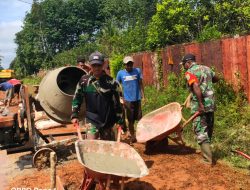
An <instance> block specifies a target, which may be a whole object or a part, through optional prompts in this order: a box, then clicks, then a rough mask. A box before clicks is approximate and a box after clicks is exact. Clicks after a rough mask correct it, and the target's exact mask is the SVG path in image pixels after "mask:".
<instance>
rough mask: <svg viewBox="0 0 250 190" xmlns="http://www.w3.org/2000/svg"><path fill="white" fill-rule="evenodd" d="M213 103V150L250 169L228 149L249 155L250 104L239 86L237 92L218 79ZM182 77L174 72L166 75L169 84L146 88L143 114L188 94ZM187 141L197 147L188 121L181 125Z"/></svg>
mask: <svg viewBox="0 0 250 190" xmlns="http://www.w3.org/2000/svg"><path fill="white" fill-rule="evenodd" d="M215 91H216V97H217V99H216V105H217V110H216V112H215V124H214V133H213V141H212V146H213V152H214V156H215V158H217V159H220V160H224V161H226V162H228V163H230V164H231V165H233V166H235V167H238V168H243V169H250V161H249V160H247V159H246V158H243V157H242V156H240V155H237V154H235V153H232V151H231V150H235V149H237V150H240V151H243V152H244V153H246V154H248V155H250V106H249V104H248V103H247V100H246V97H245V95H244V93H243V91H242V90H239V92H238V93H237V94H236V93H235V92H234V90H233V88H232V86H230V85H229V84H227V83H226V82H225V81H224V80H221V81H220V82H218V83H217V84H215ZM188 93H189V92H188V91H187V89H186V86H185V80H184V79H183V78H181V77H178V76H176V75H174V74H171V75H170V77H169V78H168V86H167V87H165V88H163V89H161V90H160V91H157V89H156V88H155V87H153V86H147V87H146V88H145V96H146V102H144V103H143V104H142V110H143V114H144V115H145V114H146V113H149V112H151V111H153V110H155V109H157V108H160V107H162V106H164V105H166V104H168V103H171V102H179V103H180V104H182V103H183V102H184V101H185V98H186V97H187V96H188ZM183 116H184V117H185V118H188V117H189V116H190V112H189V110H187V109H184V110H183ZM184 138H185V141H186V142H187V144H189V145H191V146H192V147H194V148H198V147H199V146H198V145H197V142H196V140H195V134H194V133H193V130H192V126H191V124H190V125H189V126H187V127H185V129H184Z"/></svg>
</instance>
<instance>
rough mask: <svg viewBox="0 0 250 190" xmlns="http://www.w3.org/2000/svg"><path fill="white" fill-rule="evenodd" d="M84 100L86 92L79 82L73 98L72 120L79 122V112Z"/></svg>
mask: <svg viewBox="0 0 250 190" xmlns="http://www.w3.org/2000/svg"><path fill="white" fill-rule="evenodd" d="M83 101H84V94H83V90H82V87H81V83H80V82H79V83H78V84H77V87H76V91H75V95H74V97H73V100H72V114H71V122H72V123H76V122H78V114H79V111H80V108H81V105H82V102H83Z"/></svg>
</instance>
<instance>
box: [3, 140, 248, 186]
mask: <svg viewBox="0 0 250 190" xmlns="http://www.w3.org/2000/svg"><path fill="white" fill-rule="evenodd" d="M134 148H135V149H136V150H137V151H138V153H139V154H140V155H141V156H142V158H143V159H144V161H145V163H146V165H147V166H148V168H149V175H148V176H145V177H143V178H140V179H129V180H127V181H126V183H125V184H126V185H125V189H127V190H174V189H190V190H192V189H194V190H195V189H204V190H207V189H211V190H214V189H218V190H220V189H225V190H228V189H231V190H235V189H242V190H247V189H250V174H249V173H248V172H246V173H244V172H239V171H236V170H235V169H233V168H230V167H228V166H226V165H225V164H223V163H220V162H217V164H216V165H215V166H214V167H211V166H208V165H206V164H204V163H202V162H201V161H200V155H199V154H197V153H195V150H194V149H191V148H188V147H186V148H183V147H180V146H177V145H169V146H166V148H164V149H161V150H160V151H154V152H151V153H150V154H145V153H144V145H143V144H138V143H137V144H135V145H134ZM68 149H69V150H70V149H72V150H73V149H74V147H73V146H72V147H68ZM64 151H65V153H64ZM66 152H68V151H67V150H60V151H59V152H58V157H59V163H58V165H57V174H58V176H59V177H60V179H61V181H62V183H63V185H64V187H65V189H68V190H76V189H78V188H79V186H80V184H81V179H82V176H83V166H82V165H81V164H80V163H79V162H78V160H77V159H76V157H75V153H74V150H73V151H72V156H71V159H70V160H69V161H67V156H65V155H67V154H68V153H66ZM30 170H31V171H32V172H29V173H27V174H22V172H18V175H15V177H14V178H13V179H12V180H11V181H10V183H9V184H8V187H7V188H6V190H9V189H11V188H13V187H25V188H40V189H48V188H49V187H50V170H49V169H45V170H41V171H37V170H36V169H30Z"/></svg>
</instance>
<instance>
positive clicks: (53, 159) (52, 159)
mask: <svg viewBox="0 0 250 190" xmlns="http://www.w3.org/2000/svg"><path fill="white" fill-rule="evenodd" d="M50 182H51V185H50V189H55V188H56V153H55V152H51V153H50Z"/></svg>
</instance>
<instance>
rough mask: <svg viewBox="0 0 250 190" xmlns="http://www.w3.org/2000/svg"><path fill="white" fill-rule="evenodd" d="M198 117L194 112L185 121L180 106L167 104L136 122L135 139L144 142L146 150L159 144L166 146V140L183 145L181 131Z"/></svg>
mask: <svg viewBox="0 0 250 190" xmlns="http://www.w3.org/2000/svg"><path fill="white" fill-rule="evenodd" d="M198 115H199V112H196V113H195V114H194V115H192V116H191V117H190V118H189V119H188V120H185V119H184V118H183V116H182V106H181V105H180V104H179V103H178V102H173V103H170V104H167V105H165V106H163V107H161V108H159V109H157V110H155V111H153V112H150V113H148V114H146V115H145V116H144V117H143V118H142V119H141V120H140V121H139V122H138V124H137V130H136V139H137V141H138V142H140V143H145V142H146V143H147V144H146V149H147V147H148V148H150V147H153V146H154V145H156V144H159V143H165V144H166V145H167V143H168V138H169V139H171V140H172V141H174V142H175V143H177V144H179V145H185V143H184V141H183V139H182V129H183V128H184V127H185V126H186V125H187V124H188V123H189V122H191V121H192V120H193V119H194V118H196V117H197V116H198ZM182 120H184V123H183V124H181V121H182ZM171 134H175V137H171V136H170V135H171Z"/></svg>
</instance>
